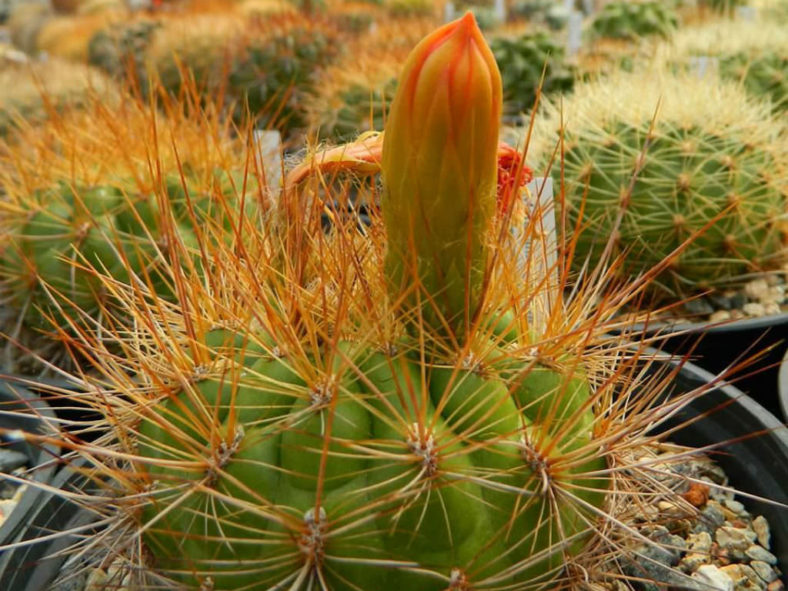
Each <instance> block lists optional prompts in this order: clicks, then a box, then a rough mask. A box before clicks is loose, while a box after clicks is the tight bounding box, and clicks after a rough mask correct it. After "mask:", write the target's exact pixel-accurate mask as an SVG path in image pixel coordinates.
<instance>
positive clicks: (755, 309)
mask: <svg viewBox="0 0 788 591" xmlns="http://www.w3.org/2000/svg"><path fill="white" fill-rule="evenodd" d="M742 312H744V313H745V314H746V315H747V316H752V317H754V318H760V317H761V316H764V315H766V307H765V306H764V305H763V304H759V303H757V302H750V303H749V304H744V306H743V307H742Z"/></svg>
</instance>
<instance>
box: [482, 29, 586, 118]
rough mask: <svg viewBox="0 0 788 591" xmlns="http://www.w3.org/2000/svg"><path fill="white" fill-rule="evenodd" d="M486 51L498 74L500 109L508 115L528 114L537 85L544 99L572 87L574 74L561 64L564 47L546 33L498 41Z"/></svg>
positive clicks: (565, 64) (493, 41)
mask: <svg viewBox="0 0 788 591" xmlns="http://www.w3.org/2000/svg"><path fill="white" fill-rule="evenodd" d="M490 47H491V48H492V51H493V54H494V55H495V61H496V62H498V67H499V68H500V70H501V77H502V78H503V96H504V108H505V110H506V112H507V113H508V114H509V115H517V114H520V113H526V112H528V111H529V110H530V109H531V108H532V107H533V105H534V101H535V100H536V90H537V89H538V88H540V84H541V91H542V93H543V94H546V95H549V94H552V93H564V92H568V91H570V90H572V87H573V86H574V81H575V75H574V71H573V68H572V66H571V65H569V64H567V63H566V62H565V61H564V47H563V45H561V44H560V43H558V42H557V41H556V40H554V39H553V38H552V36H551V35H549V34H548V33H544V32H538V33H533V34H529V35H522V36H520V37H516V38H511V39H510V38H504V37H498V38H495V39H493V40H492V41H491V42H490ZM543 72H544V81H543V80H542V73H543Z"/></svg>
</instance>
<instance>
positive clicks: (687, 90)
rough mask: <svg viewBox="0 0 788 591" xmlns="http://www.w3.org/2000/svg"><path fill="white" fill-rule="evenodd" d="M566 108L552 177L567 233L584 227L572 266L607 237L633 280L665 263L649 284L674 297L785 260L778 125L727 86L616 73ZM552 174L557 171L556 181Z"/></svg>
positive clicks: (554, 121) (554, 124) (551, 137)
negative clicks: (560, 194) (559, 183)
mask: <svg viewBox="0 0 788 591" xmlns="http://www.w3.org/2000/svg"><path fill="white" fill-rule="evenodd" d="M715 85H716V86H715ZM655 97H661V101H660V104H659V107H658V106H657V99H656V98H655ZM564 112H565V115H564V116H565V121H566V125H565V127H564V139H563V141H564V144H563V145H564V148H565V153H564V161H563V164H562V167H561V172H562V173H563V174H564V175H565V183H566V184H565V187H564V191H565V205H566V213H567V214H568V216H569V217H568V222H567V223H568V226H567V227H568V228H573V227H575V225H576V224H577V227H578V229H580V230H582V231H581V232H580V234H579V236H577V237H576V238H575V247H576V249H577V255H578V257H577V262H578V263H579V264H582V263H583V261H584V260H585V259H586V258H587V257H590V259H591V263H592V265H593V264H596V263H598V262H599V261H600V257H601V255H602V253H603V252H604V249H605V248H606V246H607V244H608V242H609V241H610V242H611V246H612V254H613V255H618V254H625V260H624V262H623V267H622V273H624V274H627V275H630V276H634V275H638V274H646V273H648V272H650V270H652V269H653V268H654V267H656V266H657V265H659V264H661V263H663V262H668V260H669V262H670V264H669V266H668V268H667V269H666V270H665V272H664V273H662V275H661V276H660V277H659V279H658V280H657V281H656V283H655V288H658V290H657V291H659V294H660V295H661V296H663V297H664V296H666V295H670V296H672V297H676V296H685V295H688V294H691V293H693V292H695V291H697V290H699V289H705V288H709V287H713V286H718V285H725V284H731V283H732V282H734V281H735V280H737V279H738V278H741V277H742V276H744V275H746V274H748V273H752V272H755V271H761V270H766V269H770V268H774V267H776V266H779V265H780V264H781V262H782V261H783V260H784V255H785V250H784V230H785V215H786V184H785V174H786V151H785V149H784V144H782V143H781V142H780V139H779V138H780V129H782V127H781V125H780V124H779V123H778V122H777V121H776V120H774V119H772V118H771V117H770V115H769V113H768V110H767V109H766V108H764V107H763V106H762V105H759V104H756V103H752V102H750V101H748V99H747V97H746V95H745V94H744V93H743V92H742V91H741V89H739V88H738V87H737V86H736V85H733V84H725V83H722V82H719V81H716V80H715V81H714V82H710V80H709V78H706V79H699V78H698V77H697V76H689V75H685V76H679V77H675V76H670V75H667V74H663V75H661V76H660V75H655V74H654V73H653V72H645V73H643V74H641V75H623V74H622V75H619V76H616V77H614V78H612V79H610V80H606V81H600V82H596V83H592V84H587V85H583V86H582V87H576V88H575V94H574V95H573V96H572V97H571V98H570V99H567V100H566V101H565V103H564ZM551 113H552V115H551V117H552V118H551V119H550V121H549V123H546V124H545V126H544V128H543V130H544V134H545V135H544V136H541V137H543V138H544V140H545V144H543V145H544V146H546V147H547V151H546V152H545V151H541V149H537V153H541V154H542V157H543V158H546V159H549V158H550V157H551V155H552V150H553V147H554V146H555V142H556V141H557V140H558V137H559V136H558V132H557V130H558V128H559V119H560V116H559V113H558V107H553V108H552V109H551ZM535 157H536V156H535ZM561 172H559V171H558V169H554V173H553V175H554V177H555V178H556V179H557V180H560V174H561ZM580 212H582V215H583V217H582V219H581V220H578V215H579V214H580ZM707 225H708V226H709V227H708V229H707V230H706V231H705V232H703V233H702V235H700V236H699V237H697V239H696V240H694V241H693V242H692V244H690V245H689V246H687V247H686V249H684V250H683V251H682V252H681V253H680V254H676V253H675V252H674V251H675V250H676V249H677V248H678V247H679V246H680V245H681V244H682V243H683V242H684V241H685V240H687V239H689V238H690V237H691V236H693V235H695V234H696V233H698V232H701V230H702V229H703V228H704V227H706V226H707ZM610 262H611V260H608V261H607V263H610Z"/></svg>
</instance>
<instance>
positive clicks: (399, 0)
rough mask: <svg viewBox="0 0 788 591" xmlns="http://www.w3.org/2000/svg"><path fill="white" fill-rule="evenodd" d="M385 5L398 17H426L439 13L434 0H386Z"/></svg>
mask: <svg viewBox="0 0 788 591" xmlns="http://www.w3.org/2000/svg"><path fill="white" fill-rule="evenodd" d="M385 6H386V8H387V9H388V11H389V13H390V14H391V15H392V16H397V17H415V16H419V17H426V16H435V15H436V14H437V13H438V10H437V7H436V2H435V1H434V0H385Z"/></svg>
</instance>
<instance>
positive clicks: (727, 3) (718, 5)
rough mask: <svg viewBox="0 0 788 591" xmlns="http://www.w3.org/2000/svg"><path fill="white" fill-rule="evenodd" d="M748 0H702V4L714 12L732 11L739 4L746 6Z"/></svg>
mask: <svg viewBox="0 0 788 591" xmlns="http://www.w3.org/2000/svg"><path fill="white" fill-rule="evenodd" d="M747 4H748V2H747V0H701V2H700V5H701V6H704V7H707V8H709V9H710V10H713V11H714V12H722V13H732V12H734V11H735V10H736V8H738V7H739V6H746V5H747Z"/></svg>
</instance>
